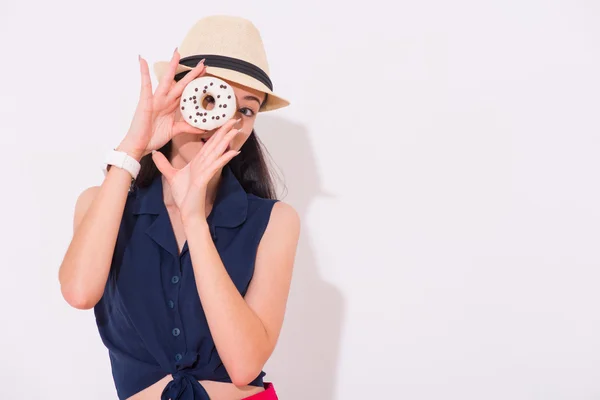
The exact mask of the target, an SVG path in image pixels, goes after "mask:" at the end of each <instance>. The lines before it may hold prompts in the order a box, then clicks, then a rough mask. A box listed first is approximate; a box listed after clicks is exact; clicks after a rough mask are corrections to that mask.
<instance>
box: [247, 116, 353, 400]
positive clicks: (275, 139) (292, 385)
mask: <svg viewBox="0 0 600 400" xmlns="http://www.w3.org/2000/svg"><path fill="white" fill-rule="evenodd" d="M256 133H257V135H258V137H259V138H260V140H261V141H262V142H263V143H264V145H265V147H266V148H267V151H268V153H269V154H270V157H267V158H270V160H269V161H271V164H272V166H273V168H274V170H275V172H276V173H277V175H278V178H279V181H277V182H276V183H277V187H278V189H279V190H278V198H280V199H281V200H283V201H285V202H286V203H289V204H291V205H292V206H294V208H295V209H296V210H297V211H298V213H299V214H300V218H301V219H302V222H303V224H302V229H301V235H300V241H299V244H298V252H297V255H296V263H295V265H294V273H293V278H292V286H291V291H290V297H289V299H288V304H287V311H286V315H285V320H284V323H283V327H282V331H281V336H280V337H279V341H278V343H277V347H276V348H275V351H274V353H273V355H272V357H271V358H270V359H269V361H268V363H267V364H266V366H265V368H264V371H265V372H266V373H267V375H266V376H265V381H267V382H273V384H274V385H275V389H276V391H277V393H278V395H280V397H281V398H285V399H288V400H301V399H302V400H304V399H306V398H307V396H308V397H310V398H311V399H313V400H331V399H334V398H335V388H336V377H337V376H338V371H337V367H338V358H339V353H340V339H341V327H342V323H343V318H344V299H343V297H342V294H341V292H340V291H339V290H338V289H337V288H336V287H334V286H333V285H331V284H329V283H327V282H325V281H324V280H323V279H321V277H320V275H319V267H318V265H317V260H316V259H315V255H314V251H313V248H312V245H311V238H310V237H309V234H310V232H309V231H308V229H307V226H306V224H305V222H304V221H305V217H306V216H307V214H308V212H309V208H310V205H311V203H312V201H313V199H316V198H318V197H323V196H325V197H332V196H331V195H328V194H327V193H326V191H325V190H323V188H322V187H321V185H320V179H319V176H318V173H317V167H316V163H315V160H314V157H313V151H312V148H311V144H310V142H309V137H308V132H307V131H306V128H304V127H303V126H301V125H298V124H295V123H293V122H289V121H286V120H284V119H282V118H278V117H275V116H271V115H270V113H265V114H262V115H261V116H260V117H259V118H258V119H257V121H256ZM282 181H283V182H282ZM282 183H283V184H284V185H285V187H284V185H282ZM283 189H287V190H283Z"/></svg>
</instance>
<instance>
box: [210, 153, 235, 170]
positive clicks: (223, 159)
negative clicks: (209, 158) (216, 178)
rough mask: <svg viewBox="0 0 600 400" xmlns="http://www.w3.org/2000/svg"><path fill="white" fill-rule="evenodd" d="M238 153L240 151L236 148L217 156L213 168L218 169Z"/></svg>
mask: <svg viewBox="0 0 600 400" xmlns="http://www.w3.org/2000/svg"><path fill="white" fill-rule="evenodd" d="M240 153H241V151H238V150H229V151H228V152H227V153H225V154H223V155H222V156H221V157H219V159H218V160H217V161H216V162H215V164H214V165H216V167H215V169H216V170H218V169H219V168H222V167H224V166H225V165H226V164H227V163H228V162H229V161H231V159H232V158H233V157H235V156H237V155H238V154H240Z"/></svg>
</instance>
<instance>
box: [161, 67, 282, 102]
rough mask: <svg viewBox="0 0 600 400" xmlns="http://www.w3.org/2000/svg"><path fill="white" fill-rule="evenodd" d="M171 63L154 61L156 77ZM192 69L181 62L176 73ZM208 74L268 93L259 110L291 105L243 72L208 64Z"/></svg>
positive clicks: (164, 72) (162, 73)
mask: <svg viewBox="0 0 600 400" xmlns="http://www.w3.org/2000/svg"><path fill="white" fill-rule="evenodd" d="M169 65H170V64H169V62H168V61H159V62H157V63H154V74H155V75H156V78H157V79H158V80H159V81H160V80H161V79H162V77H163V76H164V75H165V74H166V73H167V71H168V70H169ZM192 69H193V68H192V67H188V66H186V65H181V64H179V65H178V66H177V69H176V70H175V75H177V74H178V73H180V72H184V71H190V70H192ZM206 75H212V76H215V77H217V78H221V79H224V80H228V81H231V82H233V83H237V84H239V85H242V86H246V87H248V88H251V89H255V90H258V91H261V92H264V93H267V101H266V102H265V103H264V104H263V105H262V107H261V108H260V110H259V112H264V111H272V110H276V109H278V108H283V107H287V106H288V105H290V102H289V101H288V100H286V99H284V98H283V97H281V96H278V95H277V94H275V93H273V92H272V91H271V89H269V88H268V87H267V86H266V85H265V84H264V83H262V82H260V81H259V80H257V79H254V78H252V77H251V76H249V75H246V74H243V73H241V72H238V71H234V70H231V69H226V68H218V67H210V66H207V67H206Z"/></svg>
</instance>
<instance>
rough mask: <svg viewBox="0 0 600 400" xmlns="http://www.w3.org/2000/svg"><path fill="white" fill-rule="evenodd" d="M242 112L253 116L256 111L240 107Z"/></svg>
mask: <svg viewBox="0 0 600 400" xmlns="http://www.w3.org/2000/svg"><path fill="white" fill-rule="evenodd" d="M240 112H241V113H242V114H244V116H246V117H251V116H253V115H254V111H252V110H251V109H249V108H247V107H244V108H240Z"/></svg>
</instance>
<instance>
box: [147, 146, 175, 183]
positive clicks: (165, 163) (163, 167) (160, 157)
mask: <svg viewBox="0 0 600 400" xmlns="http://www.w3.org/2000/svg"><path fill="white" fill-rule="evenodd" d="M152 161H154V164H155V165H156V168H158V170H159V171H160V172H161V173H162V174H163V175H164V176H165V178H167V182H168V183H169V184H170V183H171V181H172V180H173V176H174V175H175V173H176V172H177V171H178V170H177V169H176V168H173V166H172V165H171V163H170V162H169V160H167V157H165V155H164V154H163V153H161V152H160V151H156V150H153V151H152Z"/></svg>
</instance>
